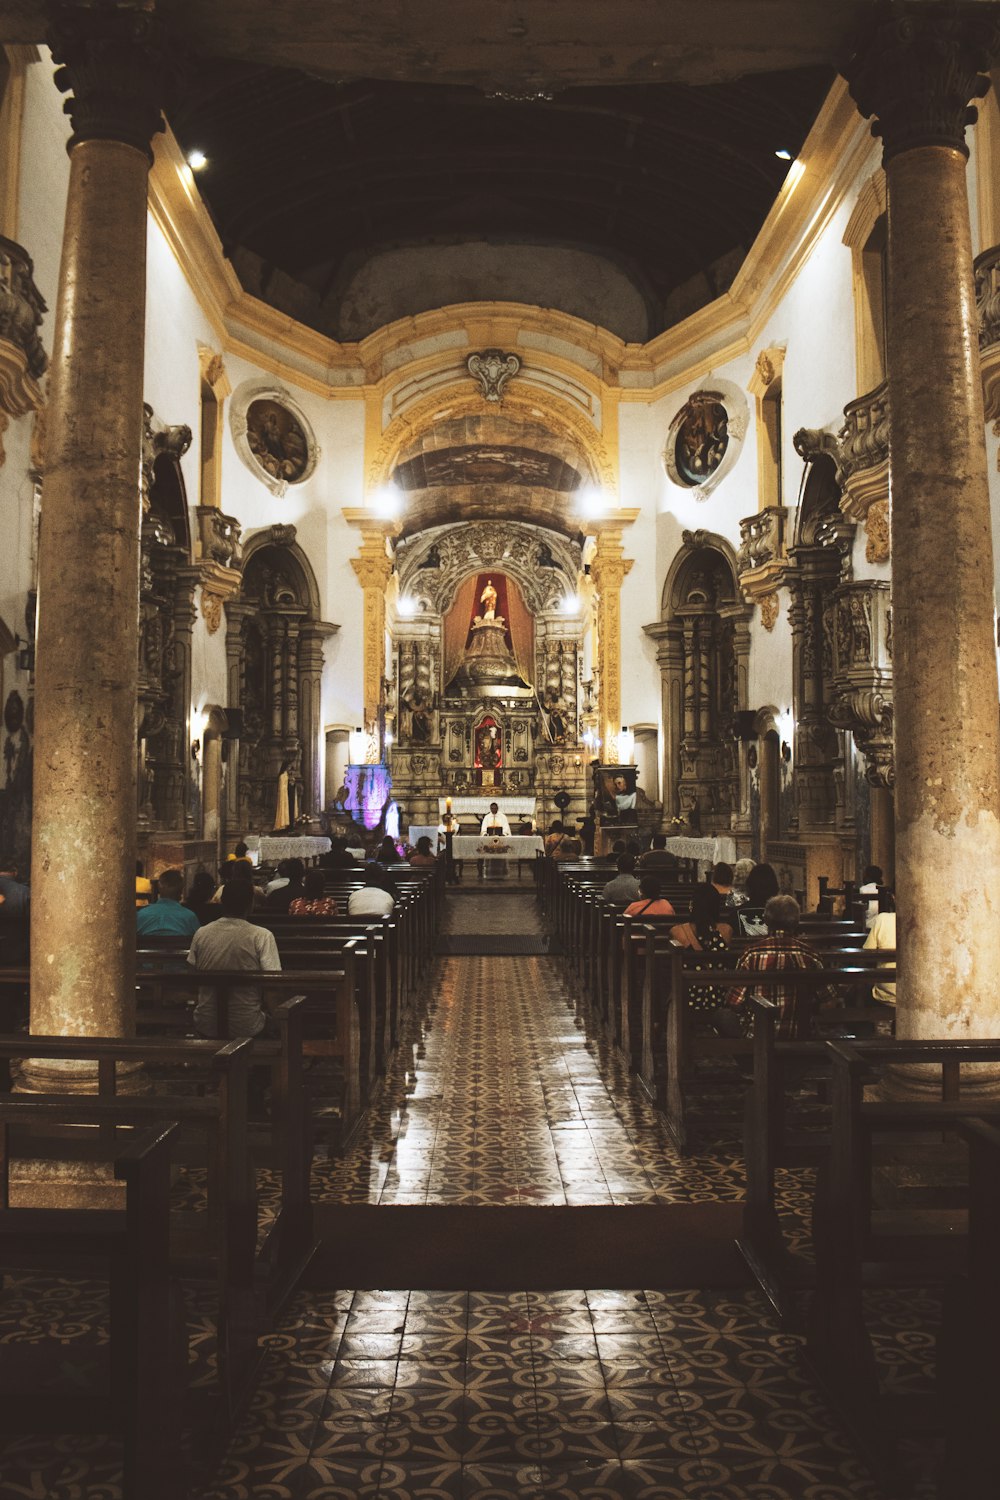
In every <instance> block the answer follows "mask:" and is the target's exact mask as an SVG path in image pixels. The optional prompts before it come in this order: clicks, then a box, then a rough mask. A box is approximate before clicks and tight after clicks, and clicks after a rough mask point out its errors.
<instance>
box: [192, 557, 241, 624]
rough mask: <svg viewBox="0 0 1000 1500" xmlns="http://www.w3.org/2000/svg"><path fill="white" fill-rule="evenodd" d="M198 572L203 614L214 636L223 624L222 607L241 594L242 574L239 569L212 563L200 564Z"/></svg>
mask: <svg viewBox="0 0 1000 1500" xmlns="http://www.w3.org/2000/svg"><path fill="white" fill-rule="evenodd" d="M198 572H199V576H200V578H201V612H202V615H203V616H204V620H205V624H206V626H207V627H208V633H209V635H214V634H215V632H216V631H217V630H218V628H219V626H220V625H221V624H222V606H223V605H224V604H225V603H227V602H228V601H229V600H230V599H235V598H236V596H237V595H238V594H239V591H240V585H241V583H242V581H243V580H242V574H241V573H240V571H239V569H237V568H225V567H221V566H220V565H219V564H218V563H212V562H202V563H201V564H199V568H198Z"/></svg>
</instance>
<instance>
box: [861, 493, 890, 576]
mask: <svg viewBox="0 0 1000 1500" xmlns="http://www.w3.org/2000/svg"><path fill="white" fill-rule="evenodd" d="M865 536H866V538H867V540H866V542H865V561H866V562H870V563H887V562H888V561H889V557H890V555H891V551H892V547H891V542H890V532H889V501H888V499H885V500H873V501H872V503H871V505H870V506H869V507H868V514H867V515H866V516H865Z"/></svg>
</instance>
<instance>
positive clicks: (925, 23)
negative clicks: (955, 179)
mask: <svg viewBox="0 0 1000 1500" xmlns="http://www.w3.org/2000/svg"><path fill="white" fill-rule="evenodd" d="M998 54H1000V19H998V15H997V11H996V8H995V7H994V6H992V5H991V6H988V7H984V14H982V15H978V16H977V15H974V14H972V13H971V11H970V9H969V8H963V9H961V10H958V9H956V7H954V6H951V5H921V6H920V7H919V9H918V8H917V7H916V6H907V7H903V8H902V9H901V8H900V7H899V6H898V5H893V6H891V7H890V6H889V5H883V6H880V7H879V9H878V11H877V12H876V14H875V16H874V17H873V18H872V20H871V21H870V22H869V23H868V25H867V26H866V27H865V28H864V29H863V31H862V34H861V36H860V38H859V40H858V43H857V46H856V49H855V52H854V54H853V56H852V57H851V58H850V60H849V61H848V62H847V64H846V65H845V66H844V69H843V72H844V76H845V77H846V79H847V81H848V84H849V86H850V90H851V95H852V97H853V99H854V101H855V103H856V104H857V106H858V109H859V110H860V111H861V113H862V114H863V115H865V116H874V117H875V119H874V123H873V124H872V134H873V135H875V136H879V137H881V140H882V145H883V159H884V160H885V161H886V162H889V161H891V160H892V158H893V157H894V156H898V155H899V154H900V153H901V152H903V151H910V150H912V149H913V148H914V147H917V146H952V147H954V148H955V150H957V151H961V152H962V153H963V154H964V155H965V156H968V154H969V151H968V147H967V145H966V143H965V128H966V126H967V125H973V124H975V121H976V118H977V111H976V109H975V108H974V106H971V105H970V104H969V100H970V99H981V98H982V97H983V95H984V94H986V93H988V91H989V87H990V80H989V70H990V65H991V62H992V59H993V58H995V57H996V56H997V55H998Z"/></svg>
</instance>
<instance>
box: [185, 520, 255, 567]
mask: <svg viewBox="0 0 1000 1500" xmlns="http://www.w3.org/2000/svg"><path fill="white" fill-rule="evenodd" d="M195 514H196V515H197V517H198V545H199V556H200V557H201V558H203V559H204V560H205V561H206V562H211V563H215V564H216V565H217V566H218V567H222V568H226V569H236V570H237V571H238V570H239V568H240V566H241V564H242V561H243V551H242V548H241V546H240V536H241V534H242V527H241V526H240V523H239V521H238V520H237V519H236V517H235V516H225V515H223V513H222V511H221V510H216V508H215V506H214V505H199V506H197V507H196V511H195Z"/></svg>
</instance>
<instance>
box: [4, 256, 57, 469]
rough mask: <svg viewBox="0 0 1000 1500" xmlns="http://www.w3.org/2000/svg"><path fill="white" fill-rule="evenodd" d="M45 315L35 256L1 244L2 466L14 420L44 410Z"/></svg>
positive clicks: (45, 368) (46, 356) (46, 361)
mask: <svg viewBox="0 0 1000 1500" xmlns="http://www.w3.org/2000/svg"><path fill="white" fill-rule="evenodd" d="M45 312H46V306H45V302H44V300H43V298H42V295H41V293H40V292H39V290H38V288H37V287H36V286H35V282H34V265H33V264H32V260H31V256H30V255H29V254H28V252H27V250H25V249H23V248H22V246H20V245H16V244H15V243H14V241H13V240H7V239H3V238H0V464H2V463H3V461H4V457H5V455H4V451H3V442H2V439H3V433H4V430H5V428H6V427H7V425H8V420H9V418H10V417H23V416H27V414H28V412H31V411H37V409H38V408H39V407H40V406H41V404H42V399H43V397H42V388H41V385H40V381H41V379H42V376H43V375H44V374H45V371H46V370H47V369H48V364H49V359H48V355H47V354H46V352H45V349H44V348H43V346H42V340H41V335H40V334H39V332H38V330H39V328H40V326H41V322H42V318H43V316H44V314H45Z"/></svg>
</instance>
